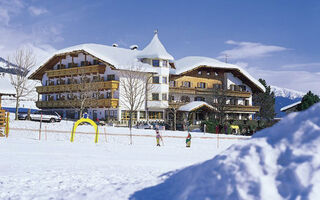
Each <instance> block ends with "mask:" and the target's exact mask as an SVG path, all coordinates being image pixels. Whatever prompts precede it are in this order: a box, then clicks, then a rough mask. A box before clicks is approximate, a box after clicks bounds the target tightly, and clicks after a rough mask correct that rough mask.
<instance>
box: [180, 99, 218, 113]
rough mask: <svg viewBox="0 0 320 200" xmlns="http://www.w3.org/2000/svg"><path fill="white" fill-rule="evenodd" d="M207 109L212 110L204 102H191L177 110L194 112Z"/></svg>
mask: <svg viewBox="0 0 320 200" xmlns="http://www.w3.org/2000/svg"><path fill="white" fill-rule="evenodd" d="M203 106H205V107H207V108H209V109H212V110H213V109H214V108H213V107H212V106H211V105H210V104H208V103H206V102H204V101H192V102H190V103H188V104H186V105H183V106H180V108H178V110H179V111H186V112H191V111H194V110H197V109H199V108H201V107H203Z"/></svg>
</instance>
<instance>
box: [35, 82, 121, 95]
mask: <svg viewBox="0 0 320 200" xmlns="http://www.w3.org/2000/svg"><path fill="white" fill-rule="evenodd" d="M85 84H87V87H86V88H94V89H95V90H108V89H111V90H118V88H119V81H103V82H92V83H85ZM81 86H82V84H68V85H49V86H38V87H36V91H37V92H38V93H39V94H50V93H57V92H77V91H81V90H82V89H81Z"/></svg>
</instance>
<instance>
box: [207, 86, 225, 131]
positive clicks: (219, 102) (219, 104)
mask: <svg viewBox="0 0 320 200" xmlns="http://www.w3.org/2000/svg"><path fill="white" fill-rule="evenodd" d="M209 99H210V102H211V105H212V106H213V107H214V108H215V113H216V115H217V117H218V121H219V124H220V125H222V124H224V122H225V119H226V112H227V111H228V110H229V108H230V106H229V105H228V104H227V99H228V98H227V88H225V87H223V85H217V86H216V87H214V88H213V89H212V94H211V97H210V98H209Z"/></svg>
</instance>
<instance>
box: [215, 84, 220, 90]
mask: <svg viewBox="0 0 320 200" xmlns="http://www.w3.org/2000/svg"><path fill="white" fill-rule="evenodd" d="M213 88H214V89H216V90H219V89H222V85H221V84H213Z"/></svg>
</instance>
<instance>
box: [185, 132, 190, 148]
mask: <svg viewBox="0 0 320 200" xmlns="http://www.w3.org/2000/svg"><path fill="white" fill-rule="evenodd" d="M190 146H191V134H190V132H188V136H187V138H186V147H190Z"/></svg>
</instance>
